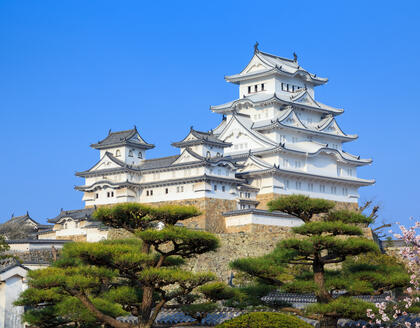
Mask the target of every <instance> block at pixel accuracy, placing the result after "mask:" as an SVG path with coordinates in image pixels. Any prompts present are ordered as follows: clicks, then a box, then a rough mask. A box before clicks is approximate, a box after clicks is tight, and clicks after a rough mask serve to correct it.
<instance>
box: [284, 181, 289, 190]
mask: <svg viewBox="0 0 420 328" xmlns="http://www.w3.org/2000/svg"><path fill="white" fill-rule="evenodd" d="M284 186H285V187H286V189H289V180H285V181H284Z"/></svg>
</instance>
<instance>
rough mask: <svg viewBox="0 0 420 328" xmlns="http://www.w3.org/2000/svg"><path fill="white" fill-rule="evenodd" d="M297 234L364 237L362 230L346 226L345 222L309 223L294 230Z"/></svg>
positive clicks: (349, 225)
mask: <svg viewBox="0 0 420 328" xmlns="http://www.w3.org/2000/svg"><path fill="white" fill-rule="evenodd" d="M293 231H294V232H295V233H298V234H300V235H306V236H311V235H322V234H326V233H328V234H331V235H333V236H337V235H348V236H352V235H353V236H361V235H363V232H362V229H360V228H359V227H356V226H354V225H351V224H346V223H344V222H343V221H334V222H332V221H327V222H309V223H307V224H304V225H302V226H300V227H295V228H293Z"/></svg>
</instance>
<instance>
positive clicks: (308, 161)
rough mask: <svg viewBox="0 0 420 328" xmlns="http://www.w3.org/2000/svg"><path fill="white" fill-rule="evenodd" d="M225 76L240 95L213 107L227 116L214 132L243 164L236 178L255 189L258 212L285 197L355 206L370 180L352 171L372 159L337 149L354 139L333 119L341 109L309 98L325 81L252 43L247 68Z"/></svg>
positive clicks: (292, 62)
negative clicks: (277, 199) (311, 198)
mask: <svg viewBox="0 0 420 328" xmlns="http://www.w3.org/2000/svg"><path fill="white" fill-rule="evenodd" d="M225 79H226V81H227V82H230V83H234V84H237V85H238V87H239V88H238V89H239V98H238V99H236V100H233V101H230V102H228V103H226V104H222V105H218V106H211V110H212V111H213V112H215V113H219V114H223V115H226V120H224V121H223V122H222V123H221V124H220V125H219V126H218V127H216V128H215V129H214V130H213V131H212V132H213V134H214V135H215V136H217V137H218V138H219V139H221V140H223V141H225V142H229V143H231V144H232V146H231V147H228V148H225V152H224V153H225V155H230V156H232V157H233V158H235V159H237V160H238V161H239V162H241V163H242V164H243V166H244V167H243V168H241V169H239V170H238V177H241V178H245V179H247V180H248V182H249V183H250V184H251V185H252V186H254V187H256V188H259V192H258V196H257V199H258V200H260V207H261V208H264V207H265V204H266V203H267V201H269V200H271V199H273V198H274V197H276V196H278V195H284V194H305V195H309V196H311V197H319V198H325V199H330V200H334V201H337V202H342V203H345V204H350V205H352V204H353V206H355V205H357V202H358V198H359V193H358V189H359V187H361V186H367V185H371V184H373V183H374V180H366V179H361V178H359V177H357V168H358V167H359V166H363V165H367V164H370V163H371V162H372V160H370V159H361V158H360V156H356V155H352V154H350V153H348V152H346V151H344V150H343V144H344V143H346V142H350V141H353V140H355V139H356V138H357V135H349V134H346V133H344V132H343V131H342V130H341V128H340V127H339V125H338V123H337V121H336V118H337V116H339V115H340V114H342V113H343V112H344V111H343V109H340V108H335V107H332V106H328V105H325V104H323V103H321V102H319V101H317V100H315V87H317V86H320V85H323V84H325V83H327V81H328V79H326V78H321V77H318V76H317V75H316V74H312V73H309V72H308V71H306V70H305V69H304V68H302V67H301V66H300V64H299V62H298V60H297V56H296V55H295V54H294V59H287V58H282V57H278V56H275V55H271V54H268V53H265V52H262V51H260V50H259V49H258V44H257V45H256V46H255V51H254V54H253V56H252V58H251V60H250V62H249V63H248V65H247V66H246V67H245V68H244V69H243V70H242V71H241V72H240V73H239V74H235V75H230V76H226V77H225ZM249 151H252V156H249Z"/></svg>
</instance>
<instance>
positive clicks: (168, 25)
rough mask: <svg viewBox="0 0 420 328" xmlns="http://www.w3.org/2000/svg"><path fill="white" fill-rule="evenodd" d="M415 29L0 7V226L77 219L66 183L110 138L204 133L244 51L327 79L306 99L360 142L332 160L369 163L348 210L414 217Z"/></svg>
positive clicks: (236, 4) (385, 19) (231, 5)
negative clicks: (368, 204)
mask: <svg viewBox="0 0 420 328" xmlns="http://www.w3.org/2000/svg"><path fill="white" fill-rule="evenodd" d="M344 3H346V4H347V5H346V4H344ZM419 21H420V5H419V2H418V1H392V2H390V1H351V2H347V1H346V2H344V1H331V2H326V1H278V0H277V1H264V2H261V1H206V2H204V1H191V2H184V1H167V2H161V1H147V2H146V1H144V2H143V1H104V0H101V1H88V0H83V1H75V0H72V1H64V0H63V1H56V0H54V1H48V0H43V1H29V0H28V1H6V0H0V123H1V127H0V146H1V148H0V154H1V155H0V156H1V161H0V172H1V173H0V174H1V198H0V222H2V221H5V220H6V219H8V218H9V217H10V215H11V214H12V213H14V214H15V215H21V214H23V213H25V212H26V210H29V213H30V214H31V216H32V217H33V218H34V219H36V220H39V221H41V222H45V221H44V220H45V219H46V218H50V217H54V216H56V215H57V214H58V212H59V210H60V208H61V207H63V208H65V209H76V208H81V207H82V206H83V204H82V201H81V197H82V195H81V193H80V192H78V191H75V190H74V189H73V187H74V186H75V185H78V184H82V183H83V181H82V179H80V178H77V177H75V176H74V172H75V171H81V170H85V169H87V168H89V167H90V166H91V165H93V164H94V163H95V162H96V161H97V160H98V154H97V152H96V151H95V150H93V149H91V148H90V147H89V145H90V144H91V143H93V142H96V141H98V140H99V139H101V138H103V137H104V136H105V135H106V134H107V133H108V130H109V129H110V128H112V129H113V130H118V129H127V128H131V127H132V126H133V125H137V127H138V129H139V131H140V133H141V135H142V136H143V137H144V138H145V139H146V140H147V141H148V142H151V143H154V144H156V148H155V149H153V150H152V151H149V152H148V157H149V158H150V157H158V156H167V155H172V154H175V153H176V152H177V149H174V148H172V147H171V146H170V143H171V142H173V141H177V140H180V139H181V138H182V137H184V136H185V135H186V133H187V132H188V128H189V127H190V125H194V127H196V128H198V129H203V130H205V129H210V128H212V127H214V126H216V124H217V123H218V122H219V121H220V116H218V115H216V114H213V113H211V112H210V111H209V106H210V105H217V104H220V103H223V102H226V101H229V100H232V99H234V98H235V97H236V96H237V87H236V86H235V85H229V84H228V83H226V82H225V81H224V79H223V76H224V75H227V74H234V73H238V72H239V71H240V70H241V69H242V68H243V67H244V65H246V64H247V62H248V60H249V59H250V58H251V55H252V51H253V44H254V43H255V41H256V40H258V41H259V43H260V49H261V50H263V51H267V52H271V53H275V54H278V55H280V56H287V57H292V53H293V52H294V51H295V52H296V53H297V54H298V55H299V62H300V64H301V65H302V66H303V67H305V68H306V69H308V70H310V71H311V72H314V73H316V74H318V75H319V76H326V77H328V78H329V79H330V82H329V83H328V84H327V85H325V86H321V87H318V88H317V91H316V96H317V99H318V100H321V101H322V102H324V103H327V104H330V105H334V106H338V107H343V108H345V110H346V111H345V113H344V114H343V115H341V116H340V117H339V119H338V121H339V124H340V125H341V127H342V128H343V130H344V131H345V132H347V133H357V134H359V136H360V137H359V139H358V140H357V141H355V142H352V143H350V144H347V145H346V147H345V149H346V150H347V151H350V152H352V153H355V154H359V155H361V156H362V157H371V158H373V159H374V163H373V165H372V166H369V167H365V168H362V169H360V171H359V174H360V176H361V177H365V178H375V179H376V180H377V183H376V185H374V186H372V187H367V188H362V189H361V200H362V201H363V200H373V201H374V202H376V203H378V204H379V205H380V206H381V217H382V219H384V220H387V221H392V222H395V221H401V222H407V221H408V217H410V216H415V217H418V215H419V213H420V201H419V194H418V188H419V186H420V179H419V171H418V170H419V162H420V153H419V138H418V134H417V133H415V132H418V129H419V119H420V115H419V105H418V103H419V100H418V98H417V96H418V95H419V93H420V83H419V76H420V60H419V58H420V57H419V52H420V42H419V41H420V40H419V32H420V28H419Z"/></svg>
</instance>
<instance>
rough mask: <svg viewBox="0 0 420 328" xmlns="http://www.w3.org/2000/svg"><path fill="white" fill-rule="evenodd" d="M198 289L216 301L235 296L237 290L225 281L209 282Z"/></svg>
mask: <svg viewBox="0 0 420 328" xmlns="http://www.w3.org/2000/svg"><path fill="white" fill-rule="evenodd" d="M198 290H199V291H200V292H201V293H202V294H203V295H204V296H205V297H206V298H207V299H209V300H211V301H213V302H215V301H219V300H225V299H230V298H233V297H235V295H236V290H235V289H234V288H232V287H230V286H228V285H226V284H225V283H223V282H220V281H215V282H209V283H207V284H205V285H203V286H201V287H199V288H198Z"/></svg>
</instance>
